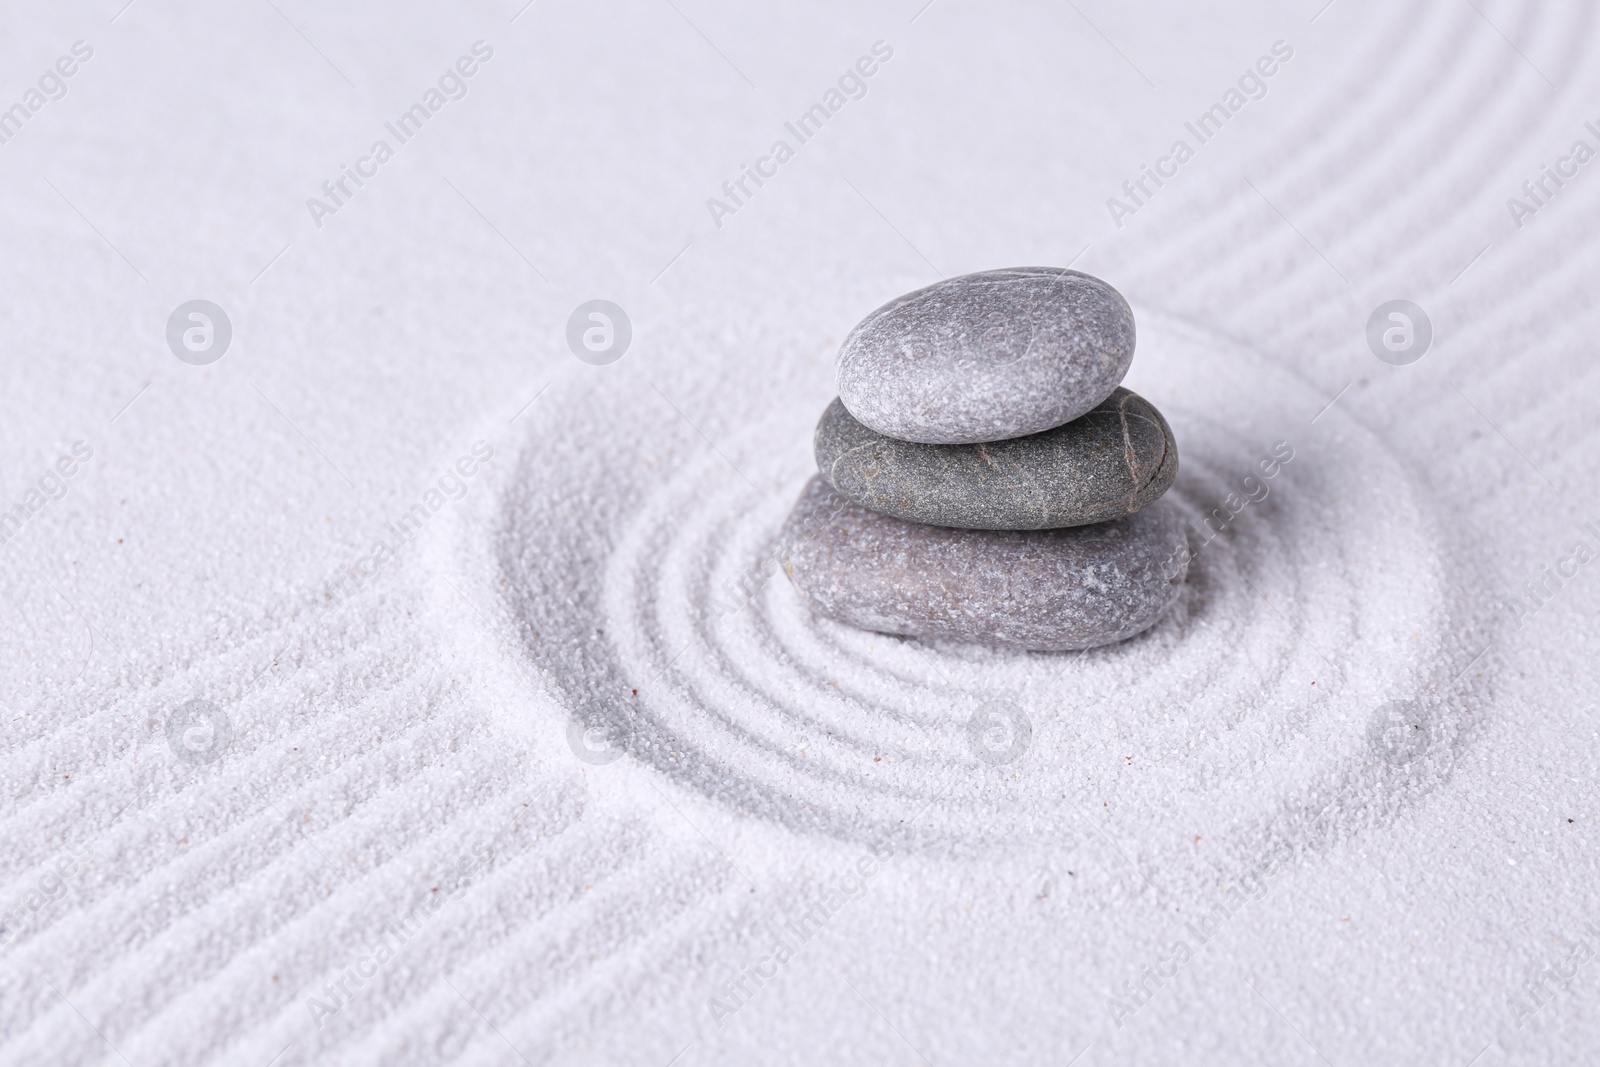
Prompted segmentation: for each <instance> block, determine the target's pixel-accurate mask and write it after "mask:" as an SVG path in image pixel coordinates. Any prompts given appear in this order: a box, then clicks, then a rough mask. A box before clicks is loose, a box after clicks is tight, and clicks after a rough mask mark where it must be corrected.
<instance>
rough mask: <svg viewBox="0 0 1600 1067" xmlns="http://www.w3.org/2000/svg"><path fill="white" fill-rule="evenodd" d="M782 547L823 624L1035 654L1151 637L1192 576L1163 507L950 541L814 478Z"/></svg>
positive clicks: (940, 530)
mask: <svg viewBox="0 0 1600 1067" xmlns="http://www.w3.org/2000/svg"><path fill="white" fill-rule="evenodd" d="M780 540H781V545H782V548H781V558H782V561H783V568H784V571H785V572H786V573H787V574H788V576H789V580H790V581H791V582H792V583H793V584H794V586H795V588H797V589H798V590H799V591H800V592H801V594H802V595H803V596H804V597H805V599H806V600H807V601H808V602H809V604H810V605H811V607H812V609H813V610H814V611H816V612H817V613H818V614H820V615H822V616H824V617H826V618H830V619H833V620H835V621H838V622H842V623H846V624H848V625H851V626H857V627H860V628H862V629H866V630H874V631H877V632H879V633H888V634H901V635H904V636H907V637H920V638H929V639H933V640H946V641H960V642H970V643H979V644H987V645H1000V646H1005V647H1011V648H1021V649H1031V650H1036V651H1058V650H1064V649H1081V648H1093V647H1095V646H1097V645H1105V644H1110V643H1111V642H1113V641H1121V640H1123V639H1124V638H1128V637H1132V636H1133V635H1135V634H1137V633H1139V632H1141V631H1143V630H1145V629H1147V628H1149V627H1150V626H1152V625H1153V624H1154V623H1155V622H1156V620H1157V619H1159V618H1160V617H1161V613H1162V612H1164V611H1165V610H1166V609H1167V608H1168V607H1169V606H1170V605H1171V604H1172V602H1173V601H1174V600H1176V599H1177V597H1178V594H1179V592H1180V589H1181V585H1182V582H1183V579H1184V575H1185V574H1186V572H1187V570H1188V552H1187V551H1186V548H1187V543H1186V538H1185V535H1184V527H1183V522H1182V520H1181V518H1180V517H1179V514H1178V511H1177V509H1176V508H1175V507H1173V506H1172V505H1171V504H1170V503H1169V502H1168V501H1165V500H1158V501H1156V502H1155V503H1154V504H1152V505H1150V506H1149V507H1147V508H1144V509H1143V510H1141V511H1137V512H1135V513H1134V514H1132V515H1129V516H1127V517H1126V518H1121V519H1116V520H1114V521H1112V522H1104V523H1096V524H1095V525H1092V526H1074V527H1070V528H1068V529H1062V530H1033V531H1020V532H1004V531H996V530H955V529H950V528H947V527H943V526H928V525H925V524H923V523H914V522H906V521H905V520H903V519H897V518H894V517H893V516H890V515H883V514H880V513H878V512H876V511H871V510H869V509H867V508H864V507H862V506H861V505H859V504H854V503H851V502H850V501H849V500H846V499H845V498H844V497H842V496H840V495H839V494H838V493H836V492H834V491H833V489H832V488H830V487H829V486H828V483H827V482H825V481H823V480H822V479H821V478H820V477H814V478H812V479H811V481H810V483H809V484H808V485H807V486H806V488H805V491H804V492H803V493H802V494H801V496H800V500H799V502H798V503H797V504H796V505H795V508H794V510H793V511H792V512H791V513H790V515H789V519H788V521H787V522H786V523H785V525H784V528H783V532H782V534H781V537H780Z"/></svg>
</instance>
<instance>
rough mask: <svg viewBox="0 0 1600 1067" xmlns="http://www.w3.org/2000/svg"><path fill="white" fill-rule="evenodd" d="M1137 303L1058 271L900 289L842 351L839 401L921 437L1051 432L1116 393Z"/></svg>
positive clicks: (997, 274) (883, 427) (980, 438)
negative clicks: (902, 292)
mask: <svg viewBox="0 0 1600 1067" xmlns="http://www.w3.org/2000/svg"><path fill="white" fill-rule="evenodd" d="M1133 345H1134V327H1133V311H1132V309H1130V308H1129V307H1128V302H1127V301H1125V300H1123V299H1122V295H1121V294H1120V293H1118V292H1117V291H1116V290H1115V289H1113V288H1111V286H1109V285H1107V284H1106V283H1105V282H1103V281H1101V280H1100V279H1098V278H1094V277H1091V276H1089V275H1087V274H1082V273H1079V272H1078V271H1074V270H1061V269H1057V268H1054V267H1015V268H1012V269H1009V270H989V271H982V272H980V273H978V274H966V275H962V276H961V277H959V278H950V279H948V280H946V281H942V282H936V283H935V284H933V285H930V286H928V287H927V288H926V289H918V290H917V291H916V292H914V293H907V294H906V295H905V296H902V297H897V298H896V299H894V300H891V301H889V303H887V304H885V305H884V306H883V307H881V308H879V309H878V310H876V311H874V312H873V313H872V314H870V315H868V316H867V317H866V318H864V319H862V320H861V322H860V323H859V324H858V325H857V326H856V328H855V329H853V330H851V331H850V335H849V336H848V337H846V338H845V339H844V344H843V345H842V346H840V348H839V361H838V379H839V398H840V399H841V400H842V401H844V406H845V407H846V408H847V409H848V410H849V412H850V414H852V415H854V416H855V417H856V418H857V419H858V420H860V421H861V423H862V424H863V425H865V426H868V427H870V428H871V429H874V430H877V431H878V432H879V433H881V434H884V435H885V436H887V437H896V438H899V439H900V440H902V441H916V442H921V443H924V444H977V443H979V442H985V441H1003V440H1006V439H1008V438H1012V437H1022V436H1024V435H1025V434H1031V433H1039V432H1041V431H1044V430H1049V429H1053V428H1055V427H1057V426H1060V425H1061V424H1062V423H1064V422H1070V421H1071V420H1073V419H1075V418H1077V417H1078V416H1079V415H1082V414H1084V413H1085V412H1087V411H1089V410H1091V409H1092V408H1094V407H1095V406H1096V405H1097V404H1099V403H1100V402H1101V401H1102V400H1104V399H1105V398H1106V397H1108V396H1110V395H1111V391H1112V390H1113V389H1115V388H1116V387H1117V385H1118V383H1120V382H1121V381H1122V378H1123V376H1124V375H1125V374H1127V373H1128V364H1129V363H1131V362H1132V361H1133Z"/></svg>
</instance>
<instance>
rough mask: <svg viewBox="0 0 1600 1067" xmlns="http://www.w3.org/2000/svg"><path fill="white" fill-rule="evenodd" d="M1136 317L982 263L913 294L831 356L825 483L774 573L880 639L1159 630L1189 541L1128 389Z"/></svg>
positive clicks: (1162, 424) (1063, 286) (1076, 641)
mask: <svg viewBox="0 0 1600 1067" xmlns="http://www.w3.org/2000/svg"><path fill="white" fill-rule="evenodd" d="M1133 349H1134V323H1133V311H1132V310H1131V309H1130V308H1129V307H1128V304H1127V301H1125V300H1123V299H1122V296H1121V294H1119V293H1118V292H1117V291H1116V290H1115V289H1113V288H1112V287H1111V286H1109V285H1107V284H1106V283H1105V282H1103V281H1101V280H1099V279H1098V278H1094V277H1091V276H1090V275H1087V274H1082V273H1079V272H1077V271H1071V270H1059V269H1054V268H1047V267H1021V268H1016V269H1012V270H994V271H984V272H982V273H978V274H968V275H965V276H964V277H960V278H952V279H949V280H948V281H944V282H940V283H938V284H935V285H931V286H929V287H927V288H926V289H919V290H917V291H916V292H914V293H908V294H907V295H905V296H902V297H899V298H898V299H896V300H892V301H890V302H889V303H888V304H885V305H884V306H883V307H881V308H879V309H878V310H876V311H874V312H873V313H872V314H870V315H868V316H867V317H866V318H865V319H863V320H862V321H861V323H860V324H859V325H858V326H856V328H855V329H854V330H852V331H851V332H850V335H849V336H848V337H846V338H845V342H844V345H843V346H842V347H841V348H840V350H839V359H838V382H839V398H838V399H837V400H835V401H834V402H833V403H832V404H830V405H829V406H828V409H827V410H826V411H825V412H823V415H822V421H821V422H820V423H818V425H817V432H816V442H815V443H816V456H817V466H818V468H819V470H820V472H821V473H820V476H818V477H814V478H812V479H811V482H810V483H809V484H808V485H807V486H806V489H805V491H804V492H803V493H802V494H801V497H800V500H799V502H798V503H797V504H796V505H795V508H794V511H793V512H792V513H791V515H790V516H789V520H788V522H787V523H786V524H785V527H784V530H783V534H782V543H783V559H784V569H785V571H786V572H787V573H788V575H789V579H790V581H792V582H793V583H794V585H795V587H796V588H798V589H799V590H800V592H801V593H802V594H803V595H804V596H805V597H806V599H807V600H808V601H809V602H810V604H811V607H812V609H813V610H814V611H816V612H817V613H818V614H821V615H823V616H826V617H828V618H831V619H835V620H837V621H839V622H843V623H848V624H850V625H852V626H857V627H861V628H863V629H867V630H874V631H877V632H880V633H891V634H902V635H905V636H910V637H919V638H926V639H932V640H949V641H963V642H976V643H982V644H991V645H999V646H1005V647H1012V648H1023V649H1032V650H1039V651H1047V650H1048V651H1055V650H1062V649H1081V648H1092V647H1095V646H1097V645H1104V644H1109V643H1111V642H1114V641H1120V640H1123V639H1125V638H1128V637H1131V636H1133V635H1134V634H1137V633H1139V632H1141V631H1143V630H1145V629H1147V628H1149V627H1150V626H1152V625H1154V624H1155V622H1156V620H1157V619H1159V618H1160V617H1161V614H1162V613H1163V612H1164V611H1165V610H1166V609H1167V608H1168V607H1169V606H1170V605H1171V604H1172V602H1173V601H1174V600H1176V599H1177V596H1178V592H1179V586H1180V585H1181V583H1182V582H1183V579H1184V575H1185V571H1186V569H1187V562H1188V552H1187V545H1186V541H1185V537H1184V532H1183V523H1182V521H1181V519H1180V516H1179V515H1178V513H1177V510H1176V509H1175V508H1174V507H1173V506H1172V505H1171V504H1170V503H1169V502H1166V501H1158V499H1157V498H1159V497H1160V496H1161V494H1162V493H1164V492H1166V490H1167V488H1168V487H1169V486H1170V485H1171V484H1172V481H1173V479H1174V478H1175V477H1176V476H1177V473H1178V448H1177V442H1175V441H1174V440H1173V437H1172V430H1171V429H1170V428H1169V427H1168V426H1167V421H1166V420H1165V419H1164V418H1162V417H1161V413H1160V412H1159V411H1157V410H1156V409H1155V407H1154V406H1152V405H1151V404H1150V403H1149V402H1148V401H1146V400H1144V399H1143V398H1142V397H1140V396H1138V395H1136V394H1134V393H1132V392H1129V391H1128V390H1127V389H1124V388H1122V387H1121V384H1120V383H1121V382H1122V379H1123V377H1124V376H1125V375H1126V374H1127V372H1128V366H1129V364H1130V363H1131V362H1132V360H1133Z"/></svg>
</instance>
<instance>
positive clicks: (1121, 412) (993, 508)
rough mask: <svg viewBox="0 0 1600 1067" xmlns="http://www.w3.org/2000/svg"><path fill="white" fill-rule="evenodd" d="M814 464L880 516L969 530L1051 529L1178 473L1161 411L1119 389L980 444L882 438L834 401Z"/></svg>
mask: <svg viewBox="0 0 1600 1067" xmlns="http://www.w3.org/2000/svg"><path fill="white" fill-rule="evenodd" d="M816 454H817V468H818V469H819V470H820V471H821V473H822V477H823V478H824V479H825V480H826V481H827V482H828V484H829V485H831V486H833V488H834V489H835V490H837V491H838V492H839V494H840V495H842V496H844V497H845V498H846V499H849V500H852V501H854V502H856V503H857V504H860V505H862V506H863V507H867V508H871V509H872V510H873V511H879V512H882V513H884V514H885V515H893V516H895V517H897V518H901V519H909V520H911V521H912V522H923V523H929V524H931V525H934V526H954V527H959V528H962V529H968V530H1050V529H1056V528H1058V527H1063V526H1084V525H1087V524H1089V523H1092V522H1105V521H1107V520H1109V519H1116V518H1120V517H1121V516H1123V515H1128V514H1131V513H1133V512H1135V511H1138V510H1139V509H1140V508H1142V507H1144V506H1145V505H1146V504H1148V503H1150V502H1151V501H1152V500H1154V499H1156V498H1157V497H1159V496H1160V495H1161V494H1162V493H1164V492H1166V491H1167V487H1168V486H1170V485H1171V484H1172V480H1173V479H1174V478H1176V477H1177V475H1178V445H1177V442H1176V441H1174V440H1173V437H1172V430H1171V428H1170V427H1168V426H1167V420H1166V419H1164V418H1162V417H1161V413H1160V412H1159V411H1157V410H1156V409H1155V407H1154V406H1152V405H1151V404H1150V403H1149V402H1148V401H1146V400H1145V399H1144V398H1143V397H1141V396H1139V395H1138V394H1137V393H1133V392H1130V391H1129V390H1127V389H1122V388H1118V389H1117V391H1116V392H1114V393H1112V394H1111V395H1110V396H1109V397H1107V398H1106V399H1105V400H1104V401H1103V402H1102V403H1101V404H1100V406H1098V407H1096V408H1094V409H1093V410H1091V411H1090V412H1089V413H1088V414H1086V415H1083V416H1080V417H1079V418H1076V419H1073V420H1072V421H1071V422H1069V423H1066V424H1065V425H1062V426H1057V427H1056V428H1055V429H1053V430H1046V431H1044V432H1043V433H1036V434H1030V435H1028V436H1027V437H1013V438H1011V439H1010V440H1006V441H995V442H992V443H990V444H977V445H927V444H917V443H914V442H911V441H900V440H896V439H895V438H893V437H885V436H884V435H883V434H880V433H878V432H877V431H876V430H872V429H869V428H867V427H866V426H864V425H863V424H862V423H860V422H859V421H857V420H856V419H855V417H854V416H852V415H851V414H850V412H849V411H847V410H845V406H844V404H842V403H841V402H840V401H838V400H834V402H833V403H832V404H830V405H828V410H827V411H825V412H823V415H822V421H821V422H819V423H818V424H817V434H816Z"/></svg>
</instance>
